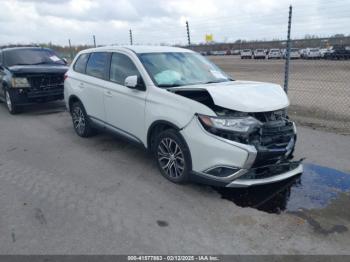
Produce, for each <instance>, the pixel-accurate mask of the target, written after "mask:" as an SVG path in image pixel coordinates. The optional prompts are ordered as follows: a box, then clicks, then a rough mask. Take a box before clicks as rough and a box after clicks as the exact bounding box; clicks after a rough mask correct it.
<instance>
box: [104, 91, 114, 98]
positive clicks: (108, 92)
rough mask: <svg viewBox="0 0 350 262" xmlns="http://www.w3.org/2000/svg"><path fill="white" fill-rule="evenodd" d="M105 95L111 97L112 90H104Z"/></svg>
mask: <svg viewBox="0 0 350 262" xmlns="http://www.w3.org/2000/svg"><path fill="white" fill-rule="evenodd" d="M105 96H108V97H112V96H113V94H112V92H111V91H106V92H105Z"/></svg>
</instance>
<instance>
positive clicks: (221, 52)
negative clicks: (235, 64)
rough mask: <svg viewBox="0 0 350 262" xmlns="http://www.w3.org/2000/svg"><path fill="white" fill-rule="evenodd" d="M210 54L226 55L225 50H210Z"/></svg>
mask: <svg viewBox="0 0 350 262" xmlns="http://www.w3.org/2000/svg"><path fill="white" fill-rule="evenodd" d="M211 55H226V51H211Z"/></svg>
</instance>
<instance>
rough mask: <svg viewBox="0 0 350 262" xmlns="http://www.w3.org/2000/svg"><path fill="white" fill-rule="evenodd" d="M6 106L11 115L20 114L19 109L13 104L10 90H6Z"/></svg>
mask: <svg viewBox="0 0 350 262" xmlns="http://www.w3.org/2000/svg"><path fill="white" fill-rule="evenodd" d="M5 104H6V108H7V110H8V111H9V112H10V114H13V115H14V114H17V113H18V112H19V107H18V106H17V105H15V104H14V103H13V99H12V96H11V94H10V92H9V91H8V90H5Z"/></svg>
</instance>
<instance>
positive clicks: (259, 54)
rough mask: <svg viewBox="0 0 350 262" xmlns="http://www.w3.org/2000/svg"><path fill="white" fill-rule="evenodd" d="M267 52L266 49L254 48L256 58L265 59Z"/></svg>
mask: <svg viewBox="0 0 350 262" xmlns="http://www.w3.org/2000/svg"><path fill="white" fill-rule="evenodd" d="M265 58H266V53H265V50H264V49H255V50H254V59H265Z"/></svg>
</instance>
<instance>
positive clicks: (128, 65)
mask: <svg viewBox="0 0 350 262" xmlns="http://www.w3.org/2000/svg"><path fill="white" fill-rule="evenodd" d="M134 75H137V76H139V75H140V73H139V71H138V70H137V68H136V66H135V64H134V63H133V62H132V61H131V59H130V58H129V57H128V56H126V55H124V54H119V53H113V55H112V60H111V69H110V77H109V78H110V80H111V81H113V82H116V83H118V84H120V85H124V82H125V78H127V77H128V76H134Z"/></svg>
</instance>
